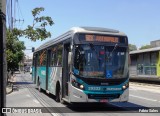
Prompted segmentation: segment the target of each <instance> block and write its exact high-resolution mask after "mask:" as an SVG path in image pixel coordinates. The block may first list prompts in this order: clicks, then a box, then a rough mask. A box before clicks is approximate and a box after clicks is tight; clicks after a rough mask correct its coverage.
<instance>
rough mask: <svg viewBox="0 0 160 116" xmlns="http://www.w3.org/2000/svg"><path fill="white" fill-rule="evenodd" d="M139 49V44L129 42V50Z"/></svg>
mask: <svg viewBox="0 0 160 116" xmlns="http://www.w3.org/2000/svg"><path fill="white" fill-rule="evenodd" d="M134 50H137V46H136V45H133V44H129V51H134Z"/></svg>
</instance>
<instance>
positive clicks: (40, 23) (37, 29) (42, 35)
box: [24, 7, 54, 41]
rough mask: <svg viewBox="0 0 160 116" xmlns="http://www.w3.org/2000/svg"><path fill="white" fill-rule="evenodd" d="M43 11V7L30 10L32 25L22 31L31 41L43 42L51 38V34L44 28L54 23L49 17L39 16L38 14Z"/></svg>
mask: <svg viewBox="0 0 160 116" xmlns="http://www.w3.org/2000/svg"><path fill="white" fill-rule="evenodd" d="M42 11H44V8H43V7H39V8H35V9H33V10H32V15H33V24H32V25H28V26H27V28H26V29H25V30H24V35H25V37H26V38H29V39H30V40H32V41H36V40H41V41H42V40H45V39H46V38H48V37H51V33H50V32H48V31H47V30H46V28H45V27H46V26H48V25H49V26H52V25H53V24H54V22H53V21H52V18H51V17H49V16H40V13H41V12H42Z"/></svg>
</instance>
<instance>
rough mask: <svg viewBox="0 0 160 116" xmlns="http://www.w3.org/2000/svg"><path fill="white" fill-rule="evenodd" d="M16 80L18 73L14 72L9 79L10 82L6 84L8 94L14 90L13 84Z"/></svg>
mask: <svg viewBox="0 0 160 116" xmlns="http://www.w3.org/2000/svg"><path fill="white" fill-rule="evenodd" d="M15 82H16V75H15V74H14V75H13V76H12V77H11V78H10V79H8V84H6V94H10V93H11V92H13V86H14V83H15Z"/></svg>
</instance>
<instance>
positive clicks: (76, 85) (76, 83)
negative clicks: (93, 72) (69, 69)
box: [72, 79, 84, 90]
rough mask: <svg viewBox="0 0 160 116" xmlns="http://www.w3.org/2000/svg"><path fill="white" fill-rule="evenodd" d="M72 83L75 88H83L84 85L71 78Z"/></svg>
mask: <svg viewBox="0 0 160 116" xmlns="http://www.w3.org/2000/svg"><path fill="white" fill-rule="evenodd" d="M72 85H73V86H74V87H76V88H79V89H81V90H84V85H83V84H80V83H79V82H77V81H76V80H75V79H72Z"/></svg>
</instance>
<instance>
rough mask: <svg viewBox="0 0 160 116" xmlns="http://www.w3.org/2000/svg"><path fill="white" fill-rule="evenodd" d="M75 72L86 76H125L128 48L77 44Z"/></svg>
mask: <svg viewBox="0 0 160 116" xmlns="http://www.w3.org/2000/svg"><path fill="white" fill-rule="evenodd" d="M73 73H74V74H75V75H78V76H82V77H85V78H125V77H126V76H127V73H128V52H127V48H126V47H115V46H103V45H93V44H85V45H84V44H83V45H75V57H74V67H73Z"/></svg>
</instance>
